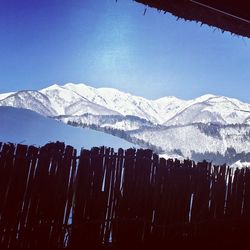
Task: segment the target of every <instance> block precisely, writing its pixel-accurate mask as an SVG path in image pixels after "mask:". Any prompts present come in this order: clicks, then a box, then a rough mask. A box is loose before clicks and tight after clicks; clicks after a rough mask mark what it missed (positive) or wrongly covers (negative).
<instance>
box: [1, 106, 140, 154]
mask: <svg viewBox="0 0 250 250" xmlns="http://www.w3.org/2000/svg"><path fill="white" fill-rule="evenodd" d="M0 117H1V122H0V141H2V142H13V143H22V144H35V145H37V146H41V145H44V144H46V143H48V142H49V141H62V142H65V144H69V145H72V146H74V147H75V148H77V149H80V148H81V147H84V148H91V147H93V146H109V147H113V148H116V149H118V148H119V147H123V148H131V147H135V146H134V145H133V144H131V143H128V142H127V141H125V140H123V139H120V138H117V137H115V136H112V135H109V134H106V133H103V132H99V131H94V130H91V129H88V128H75V127H72V126H68V125H66V124H63V123H62V122H59V121H55V120H54V119H52V118H46V117H44V116H42V115H40V114H38V113H36V112H34V111H31V110H27V109H19V108H12V107H0Z"/></svg>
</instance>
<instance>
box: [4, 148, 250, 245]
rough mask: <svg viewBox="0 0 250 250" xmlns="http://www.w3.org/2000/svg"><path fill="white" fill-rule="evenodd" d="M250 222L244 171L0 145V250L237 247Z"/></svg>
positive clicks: (135, 155) (124, 154) (132, 155)
mask: <svg viewBox="0 0 250 250" xmlns="http://www.w3.org/2000/svg"><path fill="white" fill-rule="evenodd" d="M249 222H250V170H249V169H247V168H244V169H237V170H235V171H234V170H232V169H230V168H228V167H226V166H212V165H211V164H209V163H206V162H202V163H197V164H196V163H194V162H192V161H189V160H186V161H184V162H180V161H178V160H165V159H159V157H158V156H157V155H155V154H152V151H150V150H142V149H140V150H137V151H136V150H135V149H128V150H126V151H124V150H122V149H119V150H118V152H114V150H113V149H110V148H104V147H103V148H93V149H92V150H90V151H89V150H82V151H81V154H80V156H79V157H77V152H76V150H75V149H74V148H73V147H71V146H67V147H65V146H64V144H63V143H50V144H47V145H45V146H44V147H41V148H36V147H34V146H29V147H28V146H25V145H13V144H1V143H0V249H1V250H5V249H17V250H21V249H24V250H26V249H30V250H40V249H51V250H52V249H53V250H56V249H64V248H67V249H98V248H100V249H102V248H107V249H109V248H111V249H165V248H168V247H169V246H174V248H171V249H178V247H183V246H185V247H187V246H189V247H190V246H191V247H193V248H195V247H197V248H198V247H200V246H201V245H202V246H203V248H202V249H204V246H209V247H214V246H217V247H218V246H220V247H221V246H222V247H225V246H226V247H229V246H232V245H235V246H239V244H241V243H242V244H243V243H246V242H247V239H248V237H249V233H250V229H249V228H250V223H249ZM160 246H161V247H160ZM162 246H165V247H162ZM223 249H225V248H223Z"/></svg>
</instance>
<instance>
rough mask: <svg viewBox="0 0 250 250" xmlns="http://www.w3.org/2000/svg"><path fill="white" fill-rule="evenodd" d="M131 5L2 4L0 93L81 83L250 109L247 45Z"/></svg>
mask: <svg viewBox="0 0 250 250" xmlns="http://www.w3.org/2000/svg"><path fill="white" fill-rule="evenodd" d="M144 9H145V6H143V5H141V4H138V3H135V2H133V1H132V0H118V2H117V3H116V1H115V0H99V1H93V0H43V1H41V0H25V1H23V0H1V2H0V92H9V91H17V90H21V89H40V88H43V87H46V86H49V85H51V84H54V83H57V84H64V83H67V82H74V83H80V82H83V83H86V84H89V85H92V86H94V87H103V86H105V87H114V88H118V89H120V90H123V91H127V92H130V93H132V94H136V95H141V96H144V97H146V98H150V99H155V98H158V97H162V96H169V95H170V96H177V97H179V98H183V99H189V98H194V97H197V96H200V95H202V94H206V93H212V94H218V95H226V96H230V97H235V98H238V99H240V100H242V101H246V102H250V95H249V92H250V87H249V86H250V39H248V38H242V37H238V36H235V35H231V34H230V33H228V32H224V33H223V34H222V32H221V31H220V30H218V29H217V30H214V28H212V27H208V26H206V25H203V26H201V27H200V25H199V24H197V23H195V22H184V21H182V20H178V21H176V18H175V17H173V16H172V15H171V14H165V15H164V14H163V13H158V12H157V11H156V10H154V9H148V10H147V12H146V15H145V16H144V15H143V12H144Z"/></svg>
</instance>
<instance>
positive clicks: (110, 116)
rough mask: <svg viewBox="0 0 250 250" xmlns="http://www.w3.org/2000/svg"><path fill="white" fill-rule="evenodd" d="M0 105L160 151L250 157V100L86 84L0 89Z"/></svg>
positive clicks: (216, 158) (216, 159)
mask: <svg viewBox="0 0 250 250" xmlns="http://www.w3.org/2000/svg"><path fill="white" fill-rule="evenodd" d="M0 106H12V107H17V108H24V109H31V110H33V111H35V112H37V113H39V114H41V115H43V116H47V117H52V118H54V119H56V120H60V121H62V122H64V123H67V124H70V125H73V126H80V127H89V128H92V129H95V130H100V131H104V132H106V133H109V134H113V135H115V136H118V137H121V138H124V139H126V140H127V141H130V142H132V143H135V144H138V145H140V146H143V147H150V148H152V149H154V150H155V151H156V152H158V153H162V154H166V155H175V156H177V157H188V158H191V159H195V160H201V159H204V158H205V159H207V160H211V161H214V162H215V163H216V162H218V163H223V162H233V161H235V160H236V159H238V158H239V157H243V158H248V152H249V151H250V104H247V103H243V102H241V101H239V100H237V99H233V98H228V97H224V96H215V95H204V96H201V97H198V98H195V99H192V100H181V99H178V98H176V97H172V96H170V97H163V98H160V99H157V100H148V99H145V98H143V97H139V96H134V95H131V94H129V93H124V92H121V91H119V90H117V89H112V88H93V87H90V86H87V85H85V84H73V83H68V84H65V85H63V86H59V85H52V86H50V87H48V88H44V89H41V90H37V91H36V90H26V91H20V92H16V93H4V94H0Z"/></svg>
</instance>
